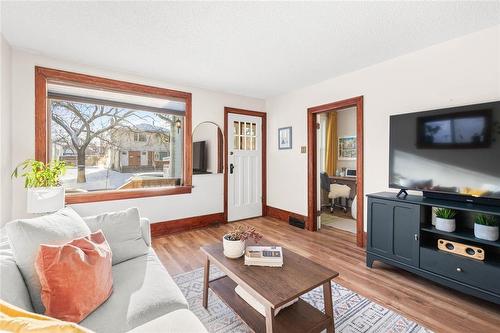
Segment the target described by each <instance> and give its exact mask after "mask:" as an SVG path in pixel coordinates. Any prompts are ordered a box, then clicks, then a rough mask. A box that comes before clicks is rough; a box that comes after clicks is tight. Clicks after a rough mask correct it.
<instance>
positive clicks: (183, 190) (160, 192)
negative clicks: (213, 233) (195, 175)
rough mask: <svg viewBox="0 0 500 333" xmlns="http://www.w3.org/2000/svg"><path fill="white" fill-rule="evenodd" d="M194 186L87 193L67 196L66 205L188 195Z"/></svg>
mask: <svg viewBox="0 0 500 333" xmlns="http://www.w3.org/2000/svg"><path fill="white" fill-rule="evenodd" d="M191 188H192V186H188V185H185V186H175V187H159V188H143V189H133V190H111V191H95V192H87V193H74V194H66V204H67V205H72V204H81V203H89V202H99V201H110V200H124V199H138V198H147V197H158V196H166V195H176V194H187V193H191Z"/></svg>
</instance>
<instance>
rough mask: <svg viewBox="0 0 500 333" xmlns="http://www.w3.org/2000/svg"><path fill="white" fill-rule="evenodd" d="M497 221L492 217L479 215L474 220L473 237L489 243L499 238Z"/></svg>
mask: <svg viewBox="0 0 500 333" xmlns="http://www.w3.org/2000/svg"><path fill="white" fill-rule="evenodd" d="M498 225H499V222H498V219H497V218H496V217H495V216H492V215H485V214H479V215H476V217H475V219H474V236H475V237H476V238H481V239H485V240H489V241H493V242H494V241H496V240H498V237H499V231H498V229H499V228H498Z"/></svg>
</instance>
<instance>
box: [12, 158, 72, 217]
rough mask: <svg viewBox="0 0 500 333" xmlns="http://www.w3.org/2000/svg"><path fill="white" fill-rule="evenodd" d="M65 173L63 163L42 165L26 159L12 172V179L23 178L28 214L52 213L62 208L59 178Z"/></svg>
mask: <svg viewBox="0 0 500 333" xmlns="http://www.w3.org/2000/svg"><path fill="white" fill-rule="evenodd" d="M65 172H66V164H65V163H64V162H63V161H51V162H49V163H44V162H40V161H36V160H31V159H28V160H26V161H24V162H22V163H20V164H19V165H18V166H17V167H16V168H15V169H14V171H13V172H12V177H13V178H17V177H24V187H25V188H27V190H28V191H27V211H28V213H47V212H54V211H56V210H58V209H60V208H62V207H64V187H62V186H61V183H60V182H59V177H60V176H62V175H63V174H64V173H65Z"/></svg>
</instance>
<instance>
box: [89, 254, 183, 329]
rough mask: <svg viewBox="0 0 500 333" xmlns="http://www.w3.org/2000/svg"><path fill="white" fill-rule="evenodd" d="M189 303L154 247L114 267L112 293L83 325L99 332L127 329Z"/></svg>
mask: <svg viewBox="0 0 500 333" xmlns="http://www.w3.org/2000/svg"><path fill="white" fill-rule="evenodd" d="M187 307H188V304H187V301H186V299H185V298H184V295H182V292H181V291H180V289H179V287H177V285H176V284H175V282H174V280H173V279H172V278H171V277H170V275H169V274H168V272H167V270H166V269H165V268H164V267H163V265H162V264H161V262H160V261H159V259H158V257H157V256H156V254H155V252H154V250H153V249H151V248H150V249H149V252H148V254H147V255H143V256H140V257H137V258H134V259H130V260H127V261H124V262H122V263H120V264H118V265H115V266H113V293H112V294H111V296H110V297H109V298H108V300H107V301H106V302H104V303H103V304H102V305H101V306H100V307H99V308H98V309H97V310H96V311H94V312H93V313H91V314H90V315H89V316H88V317H87V318H85V319H84V320H83V321H82V322H81V323H80V325H82V326H84V327H86V328H89V329H91V330H93V331H95V332H97V333H100V332H106V333H113V332H126V331H128V330H130V329H132V328H134V327H137V326H139V325H142V324H144V323H146V322H148V321H150V320H153V319H155V318H157V317H160V316H162V315H164V314H167V313H169V312H172V311H175V310H178V309H187Z"/></svg>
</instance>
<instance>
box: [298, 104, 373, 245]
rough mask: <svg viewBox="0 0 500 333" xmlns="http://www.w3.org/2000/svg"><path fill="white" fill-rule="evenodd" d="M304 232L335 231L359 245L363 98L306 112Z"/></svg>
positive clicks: (361, 229) (361, 234)
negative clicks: (353, 237)
mask: <svg viewBox="0 0 500 333" xmlns="http://www.w3.org/2000/svg"><path fill="white" fill-rule="evenodd" d="M308 147H309V149H308V189H309V191H308V197H309V200H308V202H309V203H308V218H307V221H306V228H307V229H308V230H312V231H316V230H318V229H321V227H325V226H327V227H335V228H338V229H342V230H345V231H348V232H353V233H355V234H356V244H357V245H358V246H360V247H362V246H363V245H364V230H363V229H364V223H363V97H362V96H359V97H354V98H351V99H347V100H342V101H338V102H334V103H329V104H324V105H320V106H316V107H312V108H309V109H308Z"/></svg>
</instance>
